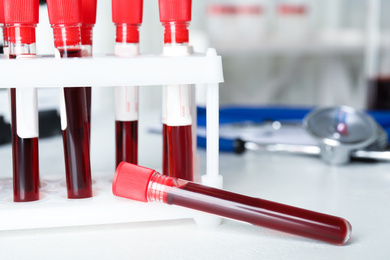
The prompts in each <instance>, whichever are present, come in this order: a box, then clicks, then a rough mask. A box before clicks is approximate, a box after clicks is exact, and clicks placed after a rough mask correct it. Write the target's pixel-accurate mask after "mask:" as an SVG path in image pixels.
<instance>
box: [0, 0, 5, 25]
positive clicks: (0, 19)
mask: <svg viewBox="0 0 390 260" xmlns="http://www.w3.org/2000/svg"><path fill="white" fill-rule="evenodd" d="M4 22H5V20H4V1H0V24H4Z"/></svg>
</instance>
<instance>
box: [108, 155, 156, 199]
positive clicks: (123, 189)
mask: <svg viewBox="0 0 390 260" xmlns="http://www.w3.org/2000/svg"><path fill="white" fill-rule="evenodd" d="M155 172H156V171H155V170H153V169H149V168H145V167H142V166H139V165H135V164H131V163H127V162H121V163H120V164H119V165H118V167H117V168H116V171H115V176H114V180H113V182H112V193H113V194H114V195H115V196H119V197H123V198H127V199H132V200H138V201H142V202H148V195H147V192H148V186H149V182H150V178H151V177H152V175H153V173H155Z"/></svg>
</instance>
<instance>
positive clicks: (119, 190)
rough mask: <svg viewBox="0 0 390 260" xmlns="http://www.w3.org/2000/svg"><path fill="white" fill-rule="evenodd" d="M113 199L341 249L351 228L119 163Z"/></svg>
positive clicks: (341, 221)
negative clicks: (215, 217) (206, 215)
mask: <svg viewBox="0 0 390 260" xmlns="http://www.w3.org/2000/svg"><path fill="white" fill-rule="evenodd" d="M112 190H113V193H114V195H116V196H119V197H124V198H128V199H133V200H138V201H142V202H153V201H156V202H162V203H166V204H170V205H177V206H181V207H186V208H191V209H195V210H199V211H203V212H207V213H211V214H215V215H218V216H222V217H225V218H230V219H235V220H239V221H244V222H247V223H250V224H253V225H256V226H261V227H265V228H270V229H274V230H278V231H282V232H286V233H290V234H293V235H298V236H303V237H307V238H310V239H315V240H320V241H324V242H328V243H332V244H337V245H343V244H345V243H347V242H348V241H349V239H350V237H351V232H352V227H351V224H350V223H349V222H348V221H347V220H345V219H343V218H340V217H335V216H331V215H326V214H323V213H319V212H314V211H310V210H306V209H301V208H297V207H293V206H288V205H284V204H280V203H276V202H272V201H268V200H263V199H259V198H253V197H248V196H244V195H241V194H236V193H233V192H228V191H224V190H220V189H216V188H211V187H208V186H204V185H201V184H197V183H194V182H190V181H186V180H182V179H177V178H172V177H169V176H165V175H162V174H160V173H158V172H156V171H154V170H152V169H148V168H144V167H141V166H138V165H133V164H129V163H125V162H123V163H121V164H120V165H119V166H118V168H117V170H116V172H115V176H114V181H113V186H112Z"/></svg>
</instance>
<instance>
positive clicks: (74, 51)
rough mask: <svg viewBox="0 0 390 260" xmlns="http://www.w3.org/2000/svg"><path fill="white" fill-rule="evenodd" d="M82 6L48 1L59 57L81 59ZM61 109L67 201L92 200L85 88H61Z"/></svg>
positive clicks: (71, 0)
mask: <svg viewBox="0 0 390 260" xmlns="http://www.w3.org/2000/svg"><path fill="white" fill-rule="evenodd" d="M81 7H82V6H81V0H47V8H48V12H49V21H50V24H51V26H52V28H53V34H54V45H55V48H56V56H57V57H59V58H74V57H75V58H79V57H82V50H81V23H82V13H81ZM60 110H61V111H60V112H61V128H62V136H63V143H64V155H65V170H66V185H67V191H68V198H70V199H80V198H89V197H92V179H91V165H90V152H89V127H88V112H87V96H86V88H85V87H64V88H62V89H60Z"/></svg>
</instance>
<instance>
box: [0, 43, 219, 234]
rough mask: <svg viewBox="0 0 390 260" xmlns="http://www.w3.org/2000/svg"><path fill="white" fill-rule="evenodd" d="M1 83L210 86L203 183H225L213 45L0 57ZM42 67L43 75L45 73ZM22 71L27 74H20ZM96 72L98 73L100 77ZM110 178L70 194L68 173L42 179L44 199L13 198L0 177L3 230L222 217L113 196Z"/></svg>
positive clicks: (207, 221) (202, 221)
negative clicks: (85, 193)
mask: <svg viewBox="0 0 390 260" xmlns="http://www.w3.org/2000/svg"><path fill="white" fill-rule="evenodd" d="M0 68H1V70H2V77H1V80H0V88H10V87H12V88H14V87H18V88H19V87H21V88H25V87H40V88H57V87H64V86H66V87H79V86H93V87H110V86H129V85H138V86H145V85H167V84H205V85H207V101H206V102H207V103H206V108H207V149H206V153H207V155H206V158H207V162H206V168H207V169H206V171H207V172H206V174H205V175H203V176H202V183H203V184H205V185H208V186H213V187H217V188H222V176H221V175H219V161H218V155H219V149H218V148H219V145H218V135H219V132H218V131H219V130H218V129H219V120H218V113H219V94H218V92H219V83H221V82H223V73H222V61H221V57H220V56H218V55H217V53H216V51H215V49H211V48H210V49H208V50H207V52H206V54H194V55H191V56H187V57H164V56H160V55H141V56H139V57H134V58H118V57H115V56H104V57H93V58H81V59H79V58H73V59H55V58H54V57H38V58H36V59H24V60H18V59H16V60H7V59H0ZM42 71H44V72H45V74H44V75H45V76H42V74H43V73H42ZM21 75H23V76H21ZM96 75H99V77H97V76H96ZM111 181H112V174H110V177H107V178H104V177H100V178H95V179H94V180H93V197H92V198H88V199H77V200H72V199H67V195H66V184H65V176H55V175H53V176H52V177H51V179H43V180H41V200H39V201H35V202H24V203H20V202H18V203H15V202H13V196H12V179H0V230H16V229H32V228H48V227H64V226H81V225H97V224H112V223H125V222H142V221H157V220H168V219H181V218H194V219H195V220H196V221H197V223H198V224H201V225H217V224H218V223H219V222H220V219H219V218H217V217H213V216H206V215H203V214H199V213H196V212H195V211H191V210H187V209H180V208H177V207H169V206H167V205H163V204H157V203H141V202H135V201H134V202H133V201H130V200H126V199H122V198H118V197H115V196H114V195H112V191H111Z"/></svg>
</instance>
